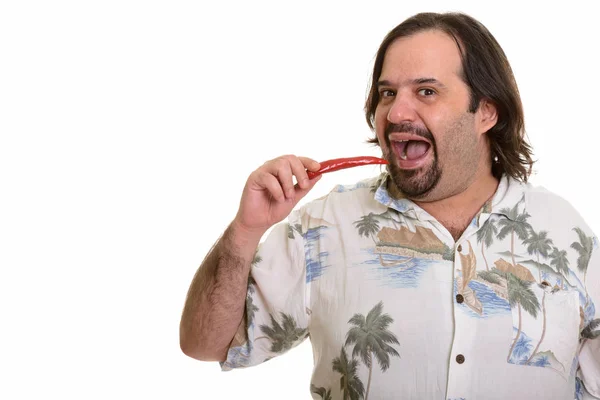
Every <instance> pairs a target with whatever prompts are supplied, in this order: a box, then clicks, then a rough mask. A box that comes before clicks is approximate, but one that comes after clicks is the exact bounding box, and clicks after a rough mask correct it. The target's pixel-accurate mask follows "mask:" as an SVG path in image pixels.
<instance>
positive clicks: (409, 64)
mask: <svg viewBox="0 0 600 400" xmlns="http://www.w3.org/2000/svg"><path fill="white" fill-rule="evenodd" d="M461 71H462V61H461V57H460V51H459V49H458V45H457V44H456V41H455V40H454V39H453V38H452V37H451V36H449V35H448V34H446V33H444V32H442V31H439V30H427V31H423V32H419V33H416V34H414V35H411V36H408V37H402V38H399V39H396V40H395V41H394V42H392V44H390V46H389V47H388V49H387V51H386V52H385V57H384V60H383V68H382V71H381V79H406V78H415V77H419V76H432V77H436V78H438V79H440V80H441V79H443V78H444V77H446V78H450V77H451V76H459V75H461Z"/></svg>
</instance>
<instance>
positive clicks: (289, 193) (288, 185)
mask: <svg viewBox="0 0 600 400" xmlns="http://www.w3.org/2000/svg"><path fill="white" fill-rule="evenodd" d="M268 168H269V171H270V172H271V173H272V174H273V175H274V176H275V177H277V179H278V180H279V183H280V185H281V188H282V190H283V194H284V195H285V197H286V198H288V199H291V198H293V197H294V195H295V190H294V181H293V179H292V167H291V165H290V160H289V159H288V158H287V157H281V158H278V159H276V160H274V162H272V163H271V164H270V165H269V166H268Z"/></svg>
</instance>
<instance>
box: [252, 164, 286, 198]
mask: <svg viewBox="0 0 600 400" xmlns="http://www.w3.org/2000/svg"><path fill="white" fill-rule="evenodd" d="M256 183H257V184H258V185H259V186H260V187H263V188H265V189H266V190H267V192H269V194H270V195H271V197H273V198H274V199H275V200H277V201H284V200H285V196H284V194H283V189H282V188H281V184H280V183H279V180H278V179H277V178H276V177H275V176H274V175H273V174H271V173H269V172H267V171H263V172H261V173H260V174H259V176H258V179H257V182H256Z"/></svg>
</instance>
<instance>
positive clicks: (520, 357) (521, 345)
mask: <svg viewBox="0 0 600 400" xmlns="http://www.w3.org/2000/svg"><path fill="white" fill-rule="evenodd" d="M529 351H531V340H530V339H529V338H526V337H525V336H521V337H519V340H518V341H517V344H516V345H515V348H514V350H513V355H514V356H515V361H517V363H519V364H521V363H525V362H526V361H525V359H526V358H527V354H529Z"/></svg>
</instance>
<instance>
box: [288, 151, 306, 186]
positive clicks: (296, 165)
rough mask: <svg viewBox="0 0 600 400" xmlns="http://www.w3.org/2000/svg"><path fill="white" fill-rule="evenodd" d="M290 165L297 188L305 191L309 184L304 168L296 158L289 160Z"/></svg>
mask: <svg viewBox="0 0 600 400" xmlns="http://www.w3.org/2000/svg"><path fill="white" fill-rule="evenodd" d="M289 161H290V165H291V167H292V173H293V174H294V176H295V177H296V181H297V182H298V186H299V187H301V188H302V189H306V188H307V187H308V184H309V179H308V174H307V173H306V167H305V166H304V164H303V163H302V161H301V160H300V158H298V157H291V158H289Z"/></svg>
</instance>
